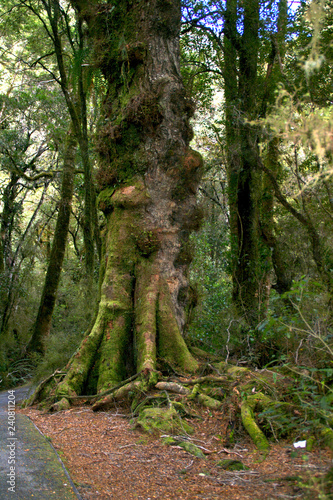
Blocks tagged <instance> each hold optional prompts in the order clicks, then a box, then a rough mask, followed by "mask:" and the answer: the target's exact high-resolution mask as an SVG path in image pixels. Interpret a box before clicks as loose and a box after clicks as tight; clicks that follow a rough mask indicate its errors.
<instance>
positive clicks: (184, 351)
mask: <svg viewBox="0 0 333 500" xmlns="http://www.w3.org/2000/svg"><path fill="white" fill-rule="evenodd" d="M157 324H158V353H159V355H160V356H161V357H162V358H163V359H165V360H166V361H167V362H168V363H169V364H170V365H171V366H174V365H177V366H178V367H179V368H180V369H181V370H183V371H185V372H192V373H194V372H196V371H197V370H198V368H199V364H198V362H197V361H196V360H195V359H194V358H193V356H192V355H191V353H190V351H189V350H188V348H187V345H186V343H185V341H184V339H183V337H182V336H181V333H180V331H179V327H178V324H177V321H176V318H175V315H174V311H173V305H172V302H171V297H170V292H169V288H168V285H167V283H166V282H163V283H162V284H161V285H160V293H159V303H158V311H157Z"/></svg>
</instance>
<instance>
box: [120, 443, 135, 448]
mask: <svg viewBox="0 0 333 500" xmlns="http://www.w3.org/2000/svg"><path fill="white" fill-rule="evenodd" d="M129 446H138V445H137V444H136V443H131V444H125V445H124V446H119V449H120V450H122V449H123V448H128V447H129Z"/></svg>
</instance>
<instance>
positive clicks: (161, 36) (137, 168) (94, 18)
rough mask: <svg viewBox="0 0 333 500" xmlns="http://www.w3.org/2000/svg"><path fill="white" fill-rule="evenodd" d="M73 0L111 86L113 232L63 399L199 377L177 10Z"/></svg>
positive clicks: (107, 161) (108, 189)
mask: <svg viewBox="0 0 333 500" xmlns="http://www.w3.org/2000/svg"><path fill="white" fill-rule="evenodd" d="M73 3H74V5H75V6H76V7H77V8H78V9H79V11H80V15H81V16H82V18H84V19H85V21H86V22H87V24H88V27H89V36H90V38H91V40H92V42H93V43H94V45H95V53H96V61H97V63H98V64H99V66H100V68H101V70H102V71H103V73H104V76H105V79H106V81H107V82H108V92H107V96H106V99H105V102H104V106H103V116H102V124H101V128H100V130H99V134H98V144H97V148H98V152H99V155H100V168H99V173H98V181H99V187H100V194H99V197H98V204H99V208H100V209H101V210H103V211H104V213H105V216H106V220H107V227H106V233H105V243H104V249H105V250H104V258H103V259H102V266H101V273H102V277H101V290H100V303H99V310H98V314H97V318H96V321H95V324H94V326H93V328H92V330H91V333H90V334H89V335H88V336H87V337H86V338H85V339H84V341H83V343H82V345H81V347H80V349H79V351H78V353H77V354H76V355H75V356H74V358H73V359H72V361H71V363H70V365H69V370H68V374H67V376H66V378H65V380H64V381H63V382H62V383H61V384H60V386H59V387H58V397H59V398H60V397H62V396H64V397H66V396H68V395H71V394H80V393H82V392H83V391H84V390H86V388H87V387H89V388H90V390H92V391H96V390H97V391H98V392H103V391H104V390H106V389H109V388H110V387H112V386H113V385H115V384H117V383H118V382H119V381H121V380H122V379H124V378H126V376H127V375H131V374H133V373H135V372H141V371H142V372H144V373H145V374H147V377H148V380H149V381H150V383H153V382H154V381H156V377H157V372H156V369H157V366H158V360H159V359H160V360H161V359H163V360H164V362H167V363H168V364H170V365H172V366H173V365H177V366H178V369H179V370H182V371H193V370H195V369H196V368H197V362H196V361H195V360H194V358H193V357H192V356H191V354H190V353H189V351H188V349H187V347H186V344H185V342H184V340H183V337H182V335H181V331H182V329H183V326H184V324H185V315H184V305H186V301H187V291H188V279H187V265H188V251H187V248H186V247H187V245H188V240H189V235H190V232H191V231H192V230H193V228H194V227H197V225H198V219H199V218H200V213H199V211H198V209H197V206H196V198H195V193H196V190H197V186H198V183H199V181H200V178H201V175H202V160H201V157H200V155H199V154H197V153H196V152H194V151H193V150H191V149H190V148H189V146H188V144H189V141H190V139H191V137H192V130H191V127H190V125H189V117H190V116H191V114H192V113H193V105H192V103H191V102H190V101H189V100H188V99H187V98H186V93H185V89H184V86H183V83H182V80H181V76H180V67H179V43H178V37H179V29H180V2H179V1H178V0H170V1H168V2H164V1H161V0H152V1H151V2H142V1H139V0H136V1H133V2H126V1H120V2H118V3H117V4H114V5H112V6H111V5H108V4H101V5H99V6H94V4H93V3H90V2H83V1H79V0H78V1H75V2H73ZM110 34H112V36H111V37H110Z"/></svg>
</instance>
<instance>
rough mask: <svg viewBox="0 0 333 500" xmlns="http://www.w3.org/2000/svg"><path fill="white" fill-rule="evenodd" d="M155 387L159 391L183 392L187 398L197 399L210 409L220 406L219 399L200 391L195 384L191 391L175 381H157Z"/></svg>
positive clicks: (216, 408)
mask: <svg viewBox="0 0 333 500" xmlns="http://www.w3.org/2000/svg"><path fill="white" fill-rule="evenodd" d="M155 387H156V389H159V390H160V391H170V392H175V393H176V394H183V395H184V396H187V397H188V398H189V399H197V400H198V401H199V403H201V404H202V405H203V406H206V407H207V408H210V409H211V410H218V409H219V408H221V406H222V403H221V401H218V400H217V399H214V398H211V397H210V396H207V395H206V394H202V393H200V392H199V390H200V388H199V385H196V386H195V387H194V388H193V390H192V391H190V390H189V389H187V388H186V387H184V386H183V385H181V384H176V383H175V382H158V383H157V384H156V386H155Z"/></svg>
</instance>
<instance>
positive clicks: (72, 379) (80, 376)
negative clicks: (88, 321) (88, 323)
mask: <svg viewBox="0 0 333 500" xmlns="http://www.w3.org/2000/svg"><path fill="white" fill-rule="evenodd" d="M103 333H104V322H103V321H101V318H100V317H99V319H97V320H96V322H95V325H94V327H93V329H92V331H91V333H90V334H89V335H88V336H87V337H85V338H84V339H83V341H82V343H81V346H80V347H79V349H78V351H77V352H76V354H75V355H74V356H73V357H72V359H71V360H70V362H69V364H68V366H69V370H68V372H67V375H66V377H65V378H64V380H63V381H62V382H61V383H60V384H59V385H58V387H57V389H56V396H57V398H58V400H61V399H62V398H66V397H67V396H70V397H73V396H77V395H80V394H81V392H82V388H83V386H84V384H85V382H86V380H87V377H88V374H89V371H90V369H91V366H92V364H93V362H94V359H95V356H96V352H97V350H98V348H99V345H100V342H101V339H102V337H103Z"/></svg>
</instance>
